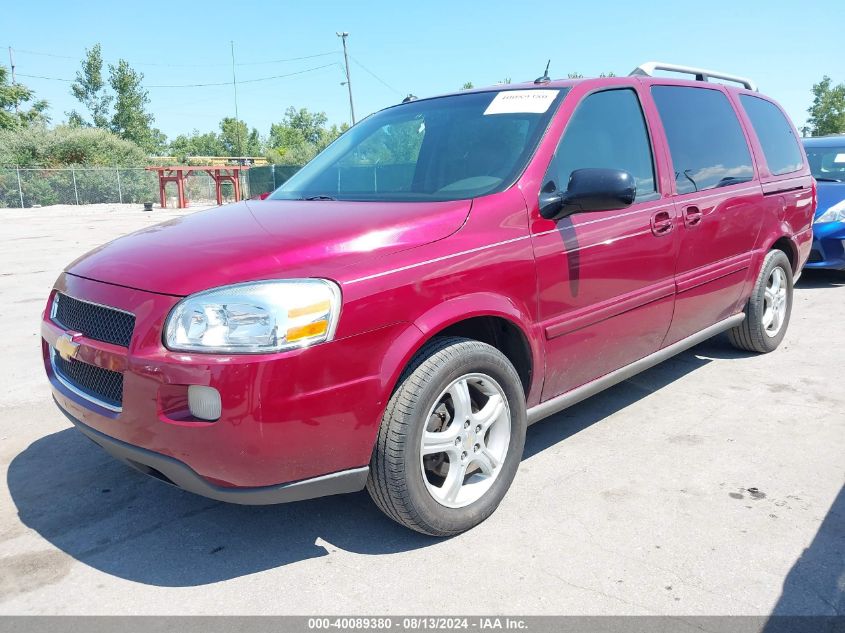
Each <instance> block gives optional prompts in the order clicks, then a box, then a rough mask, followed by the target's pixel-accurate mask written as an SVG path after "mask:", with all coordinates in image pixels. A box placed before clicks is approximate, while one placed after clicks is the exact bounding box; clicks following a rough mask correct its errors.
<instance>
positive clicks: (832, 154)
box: [804, 145, 845, 182]
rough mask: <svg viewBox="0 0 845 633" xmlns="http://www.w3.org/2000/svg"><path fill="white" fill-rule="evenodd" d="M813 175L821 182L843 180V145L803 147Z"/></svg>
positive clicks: (844, 178)
mask: <svg viewBox="0 0 845 633" xmlns="http://www.w3.org/2000/svg"><path fill="white" fill-rule="evenodd" d="M804 149H806V150H807V160H808V161H810V171H811V172H813V177H814V178H815V179H816V180H820V181H821V182H845V145H840V146H839V147H805V148H804Z"/></svg>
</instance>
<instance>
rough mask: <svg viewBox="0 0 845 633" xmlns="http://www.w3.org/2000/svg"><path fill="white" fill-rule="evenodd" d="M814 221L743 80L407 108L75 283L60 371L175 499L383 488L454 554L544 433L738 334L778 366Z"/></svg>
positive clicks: (117, 452)
mask: <svg viewBox="0 0 845 633" xmlns="http://www.w3.org/2000/svg"><path fill="white" fill-rule="evenodd" d="M660 69H662V70H675V71H680V72H686V73H693V74H694V75H695V80H682V79H667V78H664V77H656V76H654V71H655V70H660ZM709 79H717V80H719V81H721V82H725V81H728V82H732V81H733V82H738V83H739V84H740V86H741V87H728V86H727V85H726V84H725V83H719V82H713V81H708V80H709ZM814 207H815V184H814V181H813V179H812V177H811V176H810V171H809V169H808V166H807V161H806V157H805V155H804V151H803V149H802V147H801V145H800V143H799V142H798V137H797V134H796V132H795V129H794V127H793V125H792V124H791V123H790V122H789V120H788V118H787V117H786V116H785V115H784V113H783V111H782V110H781V109H780V107H779V106H778V105H777V104H776V103H775V102H774V101H772V100H770V99H768V98H767V97H764V96H762V95H761V94H760V93H759V92H757V91H756V90H755V89H754V86H753V84H752V83H751V82H750V81H748V80H745V79H742V78H737V77H732V76H727V75H722V74H719V73H714V72H711V71H705V70H700V69H690V68H686V67H677V66H670V65H665V64H656V63H649V64H644V65H643V66H640V67H638V68H637V70H636V71H634V73H632V74H631V76H629V77H620V78H602V79H583V80H568V81H549V80H548V79H547V78H545V77H544V78H541V79H538V80H537V81H535V82H534V83H528V84H516V85H505V86H495V87H492V88H486V89H481V90H472V91H465V92H461V93H458V94H450V95H445V96H441V97H435V98H430V99H419V100H414V101H410V102H407V103H403V104H401V105H397V106H395V107H390V108H387V109H385V110H382V111H381V112H378V113H376V114H374V115H372V116H370V117H368V118H367V119H365V120H364V121H361V122H360V123H358V124H357V125H356V126H354V127H353V128H352V129H350V130H349V131H348V132H346V133H345V134H344V135H343V136H341V137H340V138H339V139H338V140H337V141H335V142H334V143H333V144H332V145H331V146H329V147H328V148H327V149H326V150H325V151H324V152H322V153H321V154H320V155H319V156H317V157H316V158H315V159H314V160H313V161H311V162H310V163H309V164H308V165H306V166H305V167H304V168H303V169H302V170H301V171H300V172H299V173H297V174H296V175H295V176H294V177H293V178H291V179H290V180H289V181H288V182H287V183H285V184H284V185H283V186H282V187H281V188H279V189H278V190H276V191H275V192H274V193H273V194H272V195H271V196H270V197H269V198H268V199H266V200H260V201H253V200H250V201H246V202H241V203H238V204H233V205H228V206H225V207H220V208H216V209H213V210H209V211H203V212H200V213H195V214H192V215H190V216H186V217H183V218H180V219H177V220H173V221H170V222H166V223H164V224H161V225H158V226H154V227H151V228H148V229H144V230H142V231H139V232H137V233H133V234H131V235H128V236H126V237H122V238H120V239H117V240H115V241H113V242H111V243H109V244H106V245H104V246H102V247H100V248H98V249H96V250H94V251H92V252H91V253H89V254H87V255H85V256H84V257H82V258H80V259H78V260H77V261H75V262H74V263H72V264H71V265H70V266H68V268H67V270H66V271H65V272H64V273H63V274H62V275H61V276H60V277H59V279H58V281H57V282H56V284H55V288H54V290H53V292H52V293H51V295H50V298H49V301H48V305H47V308H46V310H45V313H44V317H43V325H42V336H43V345H42V347H43V355H44V365H45V368H46V370H47V375H48V377H49V379H50V382H51V385H52V389H53V396H54V398H55V400H56V403H57V404H58V406H59V408H60V410H61V411H62V412H63V413H65V415H67V417H68V418H69V419H70V420H71V422H73V424H74V425H76V427H77V428H78V429H79V430H80V431H81V432H82V433H84V434H85V435H86V436H88V437H89V438H91V439H92V440H93V441H94V442H96V443H97V444H99V445H100V446H102V447H103V448H104V449H105V450H107V451H108V452H109V453H111V454H112V455H114V456H115V457H117V458H119V459H121V460H123V461H124V462H126V463H127V464H129V465H131V466H133V467H134V468H136V469H138V470H140V471H142V472H145V473H147V474H149V475H152V476H154V477H156V478H158V479H161V480H162V481H165V482H167V483H170V484H173V485H176V486H178V487H180V488H183V489H185V490H189V491H191V492H194V493H198V494H201V495H205V496H208V497H211V498H213V499H219V500H222V501H229V502H234V503H242V504H266V503H279V502H286V501H295V500H300V499H306V498H310V497H316V496H321V495H329V494H336V493H343V492H352V491H357V490H361V489H363V488H364V487H366V488H367V489H368V490H369V492H370V494H371V495H372V497H373V499H374V500H375V502H376V504H377V505H378V506H379V507H380V508H381V509H382V510H384V512H385V513H387V514H388V516H390V517H391V518H393V519H395V520H396V521H398V522H400V523H402V524H404V525H406V526H408V527H410V528H413V529H415V530H418V531H420V532H424V533H426V534H432V535H450V534H456V533H459V532H462V531H464V530H467V529H469V528H471V527H473V526H474V525H476V524H478V523H479V522H481V521H483V520H484V519H485V518H486V517H487V516H489V515H490V514H491V513H492V512H493V511H494V510H495V508H496V507H497V505H498V504H499V502H500V501H501V500H502V498H503V496H504V495H505V492H506V491H507V489H508V487H509V486H510V484H511V481H512V480H513V478H514V474H515V473H516V471H517V467H518V465H519V461H520V458H521V456H522V450H523V444H524V441H525V433H526V427H527V426H528V425H529V424H531V423H532V422H535V421H537V420H539V419H541V418H543V417H545V416H548V415H550V414H552V413H555V412H557V411H560V410H562V409H564V408H565V407H567V406H569V405H572V404H573V403H575V402H578V401H580V400H582V399H584V398H586V397H588V396H590V395H592V394H595V393H597V392H599V391H601V390H602V389H604V388H606V387H608V386H610V385H613V384H615V383H618V382H620V381H622V380H624V379H626V378H628V377H630V376H632V375H633V374H635V373H636V372H639V371H642V370H644V369H646V368H648V367H651V366H653V365H655V364H656V363H658V362H660V361H662V360H664V359H666V358H668V357H670V356H672V355H673V354H677V353H678V352H680V351H682V350H684V349H686V348H689V347H690V346H692V345H695V344H696V343H699V342H701V341H703V340H705V339H707V338H708V337H712V336H713V335H715V334H718V333H720V332H722V331H728V332H729V334H730V339H731V341H732V342H733V343H734V344H735V345H736V346H738V347H740V348H741V349H744V350H751V351H756V352H769V351H772V350H774V349H775V348H776V347H777V346H778V344H779V343H780V342H781V340H782V339H783V337H784V334H785V332H786V328H787V325H788V323H789V316H790V311H791V308H792V284H793V280H794V279H795V277H796V276H797V275H798V273H799V271H800V270H801V268H802V266H803V265H804V262H805V261H806V259H807V256H808V253H809V250H810V245H811V242H812V230H811V222H812V218H813V211H814Z"/></svg>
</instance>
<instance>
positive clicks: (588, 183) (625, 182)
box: [540, 167, 637, 220]
mask: <svg viewBox="0 0 845 633" xmlns="http://www.w3.org/2000/svg"><path fill="white" fill-rule="evenodd" d="M636 195H637V185H636V183H635V182H634V177H633V176H632V175H631V174H629V173H628V172H627V171H624V170H622V169H600V168H597V167H588V168H585V169H576V170H575V171H573V172H572V175H571V176H569V184H568V185H567V187H566V191H557V190H555V188H554V184H553V183H551V182H549V183H546V186H545V187H543V190H542V191H541V192H540V215H542V216H543V217H544V218H546V219H547V220H557V219H560V218H562V217H565V216H567V215H572V214H573V213H581V212H584V211H610V210H612V209H624V208H625V207H628V206H631V204H633V202H634V198H635V197H636Z"/></svg>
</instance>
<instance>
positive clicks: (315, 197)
mask: <svg viewBox="0 0 845 633" xmlns="http://www.w3.org/2000/svg"><path fill="white" fill-rule="evenodd" d="M300 200H337V198H335V197H333V196H324V195H319V196H305V197H303V198H300Z"/></svg>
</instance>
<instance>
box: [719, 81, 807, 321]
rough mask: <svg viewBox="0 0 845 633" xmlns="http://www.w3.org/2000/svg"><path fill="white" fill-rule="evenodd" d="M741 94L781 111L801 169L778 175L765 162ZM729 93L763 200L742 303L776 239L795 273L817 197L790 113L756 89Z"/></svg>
mask: <svg viewBox="0 0 845 633" xmlns="http://www.w3.org/2000/svg"><path fill="white" fill-rule="evenodd" d="M743 94H745V95H749V96H753V97H756V98H758V99H765V100H766V101H768V102H770V103H772V104H773V105H775V106H776V107H777V108H778V109H779V110H780V111H781V113H783V115H784V117H786V120H787V121H789V125H790V127H791V129H792V134H793V135H794V137H795V140H796V143H797V144H798V147H799V151H800V152H801V157H802V159H803V166H802V167H801V169H799V170H797V171H794V172H790V173H787V174H781V175H776V174H773V173H772V172H771V170H770V169H769V166H768V164H767V163H766V157H765V154H764V153H763V148H762V146H761V144H760V140H759V138H758V137H757V134H756V132H755V130H754V126H753V125H752V124H751V120H750V118H749V117H748V115H747V113H746V111H745V108H743V107H742V102H741V100H740V98H739V97H740V95H743ZM729 96H730V98H731V100H732V101H733V102H734V105H735V107H736V110H737V112H738V114H739V117H740V120H741V122H742V125H743V126H744V127H745V129H746V131H747V133H748V136H749V140H750V142H751V151H752V154H753V155H754V160H755V162H756V163H757V169H758V172H759V176H760V183H761V186H762V188H763V197H764V201H765V210H764V215H763V224H762V226H761V228H760V232H759V235H758V237H757V241H756V243H755V248H754V262H753V265H752V271H753V272H754V275H753V276H752V277H751V279H749V280H748V283H747V284H746V288H745V291H744V293H743V298H742V300H741V304H744V303H745V301H746V300H747V299H748V296H749V295H750V293H751V289H752V285H753V282H754V280H755V279H756V278H757V275H756V273H757V272H759V270H760V267H761V266H762V262H763V258H764V257H765V256H766V253H767V252H768V251H769V250H771V248H772V245H773V244H774V243H775V242H777V241H778V240H779V239H781V238H786V239H787V240H788V241H789V243H790V245H791V248H792V253H790V259H791V260H792V265H793V270H794V272H795V273H796V274H797V273H798V272H799V271H800V270H801V268H802V267H803V266H804V264H805V263H806V261H807V258H808V257H809V255H810V248H811V246H812V242H813V215H814V213H815V209H816V199H815V193H814V192H815V187H814V183H813V177H812V175H811V174H810V166H809V163H808V162H807V154H806V152H805V151H804V146H803V144H802V143H801V142H800V138H801V137H800V135H799V134H798V130H797V129H796V128H795V124H794V123H793V122H792V120H791V119H790V118H789V115H787V114H786V112H784V110H783V108H781V106H780V104H778V103H777V102H776V101H774V100H773V99H771V98H769V97H766V96H765V95H761V94H760V93H759V92H752V91H749V90H741V89H739V90H730V91H729Z"/></svg>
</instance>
